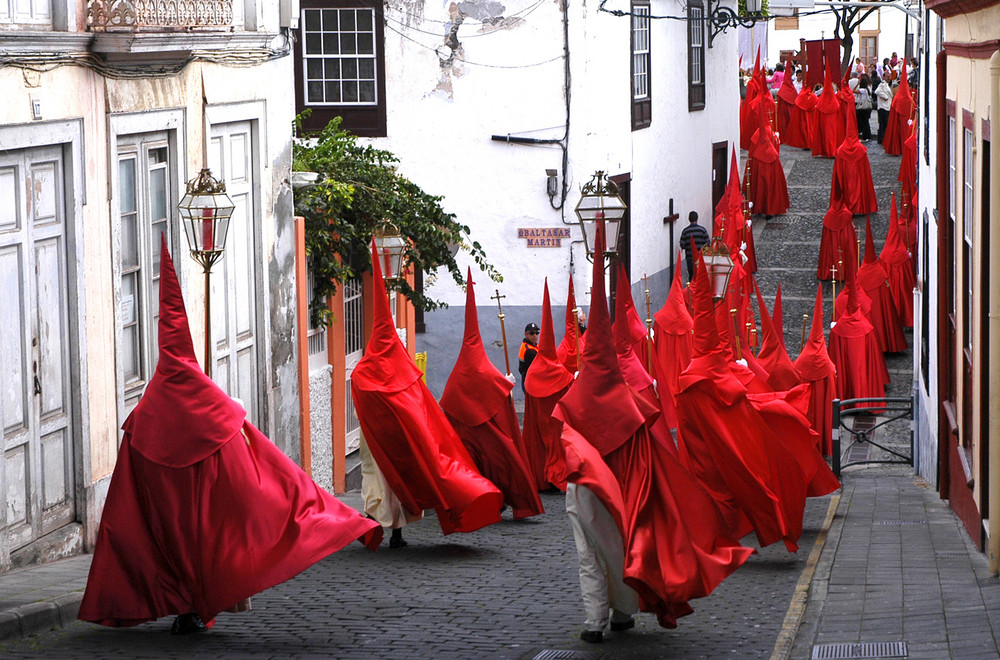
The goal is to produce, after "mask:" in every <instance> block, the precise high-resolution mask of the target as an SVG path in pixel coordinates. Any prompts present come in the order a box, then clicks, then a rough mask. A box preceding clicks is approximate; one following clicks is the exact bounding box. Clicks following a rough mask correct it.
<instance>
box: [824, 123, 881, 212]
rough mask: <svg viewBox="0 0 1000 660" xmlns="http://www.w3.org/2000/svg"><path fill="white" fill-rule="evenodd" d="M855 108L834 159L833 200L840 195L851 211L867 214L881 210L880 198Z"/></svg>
mask: <svg viewBox="0 0 1000 660" xmlns="http://www.w3.org/2000/svg"><path fill="white" fill-rule="evenodd" d="M853 108H854V106H853V105H852V106H851V113H850V115H848V117H847V137H845V138H844V141H843V142H842V143H841V145H840V146H839V147H838V148H837V156H836V159H835V160H834V161H833V181H832V183H831V185H830V199H831V200H833V199H838V198H839V199H841V200H843V202H844V206H846V207H847V208H848V210H850V212H851V213H853V214H855V215H864V214H866V213H875V212H876V211H878V201H877V200H876V198H875V183H874V182H873V181H872V168H871V164H870V163H869V162H868V149H867V148H865V145H863V144H861V141H860V140H859V139H858V120H857V117H856V116H855V112H854V109H853Z"/></svg>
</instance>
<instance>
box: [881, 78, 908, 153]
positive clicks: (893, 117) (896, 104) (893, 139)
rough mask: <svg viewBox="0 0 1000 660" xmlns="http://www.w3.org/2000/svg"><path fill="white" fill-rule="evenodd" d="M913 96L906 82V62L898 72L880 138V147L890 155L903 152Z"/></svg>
mask: <svg viewBox="0 0 1000 660" xmlns="http://www.w3.org/2000/svg"><path fill="white" fill-rule="evenodd" d="M913 107H914V103H913V97H912V96H910V86H909V84H907V82H906V62H903V68H902V70H901V71H900V72H899V87H898V88H896V93H895V95H893V97H892V104H891V105H890V106H889V123H888V124H887V125H886V128H885V137H883V138H882V147H883V148H885V153H886V154H888V155H890V156H899V155H902V153H903V141H904V140H906V138H907V136H908V135H909V134H910V117H911V115H912V114H913Z"/></svg>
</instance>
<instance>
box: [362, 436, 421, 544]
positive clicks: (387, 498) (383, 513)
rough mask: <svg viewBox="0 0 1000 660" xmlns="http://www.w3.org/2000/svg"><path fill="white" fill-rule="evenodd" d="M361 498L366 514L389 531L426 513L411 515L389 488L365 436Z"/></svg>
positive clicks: (414, 520)
mask: <svg viewBox="0 0 1000 660" xmlns="http://www.w3.org/2000/svg"><path fill="white" fill-rule="evenodd" d="M360 450H361V451H360V453H361V497H362V498H363V499H364V501H365V513H367V514H368V515H369V516H371V517H372V518H374V519H375V520H376V521H377V522H378V524H380V525H382V526H383V527H388V528H389V529H399V528H401V527H404V526H405V525H408V524H409V523H411V522H416V521H417V520H420V519H421V518H423V517H424V512H423V511H420V512H418V513H410V512H409V511H407V510H406V508H405V507H403V504H402V503H401V502H400V501H399V498H397V497H396V494H395V493H393V492H392V489H391V488H389V484H388V483H387V482H386V480H385V477H384V476H383V475H382V470H380V469H379V467H378V464H377V463H375V458H374V457H373V456H372V453H371V450H369V449H368V443H367V442H365V439H364V436H362V437H361V447H360Z"/></svg>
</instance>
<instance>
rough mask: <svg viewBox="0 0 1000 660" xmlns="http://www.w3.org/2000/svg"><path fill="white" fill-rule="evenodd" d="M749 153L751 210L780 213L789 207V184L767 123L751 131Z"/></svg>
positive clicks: (767, 213) (771, 213) (772, 213)
mask: <svg viewBox="0 0 1000 660" xmlns="http://www.w3.org/2000/svg"><path fill="white" fill-rule="evenodd" d="M749 155H750V200H751V201H752V202H753V212H754V213H763V214H765V215H781V214H782V213H784V212H785V211H787V210H788V186H787V185H786V183H785V170H784V169H782V167H781V160H779V159H778V149H777V147H776V146H775V144H774V133H772V132H771V127H770V126H769V125H767V124H764V125H762V126H761V128H760V129H758V131H757V132H756V133H755V134H754V136H753V141H752V144H751V145H750V154H749ZM747 233H751V232H747Z"/></svg>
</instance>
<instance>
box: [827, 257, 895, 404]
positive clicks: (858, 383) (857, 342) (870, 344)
mask: <svg viewBox="0 0 1000 660" xmlns="http://www.w3.org/2000/svg"><path fill="white" fill-rule="evenodd" d="M848 261H849V262H850V263H849V264H847V269H848V270H847V273H848V275H847V284H846V285H845V291H846V293H847V300H848V303H847V310H846V311H845V312H844V313H843V314H841V315H840V316H839V317H837V321H836V323H835V324H834V325H833V327H832V328H831V329H830V359H831V360H833V364H834V366H835V367H836V368H837V398H839V399H855V398H865V397H882V396H885V386H886V385H887V384H888V383H889V372H888V370H887V369H886V366H885V358H884V357H883V356H882V350H881V349H880V348H879V346H878V340H877V339H876V338H875V328H874V327H873V326H872V324H871V322H870V321H869V320H868V318H867V317H866V316H865V314H864V312H862V310H861V305H860V303H859V301H858V286H857V268H856V267H855V264H856V263H857V258H856V257H855V256H854V253H853V252H852V253H851V254H850V258H849V259H848Z"/></svg>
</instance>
